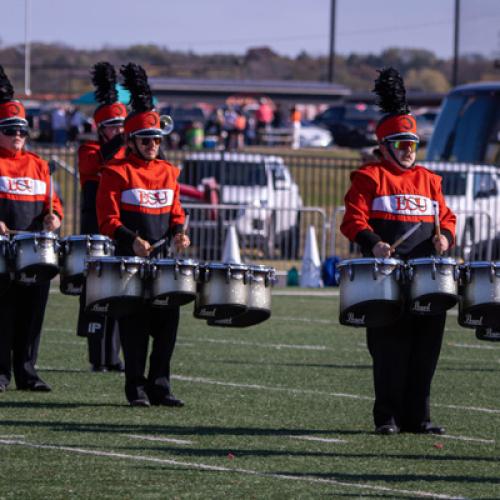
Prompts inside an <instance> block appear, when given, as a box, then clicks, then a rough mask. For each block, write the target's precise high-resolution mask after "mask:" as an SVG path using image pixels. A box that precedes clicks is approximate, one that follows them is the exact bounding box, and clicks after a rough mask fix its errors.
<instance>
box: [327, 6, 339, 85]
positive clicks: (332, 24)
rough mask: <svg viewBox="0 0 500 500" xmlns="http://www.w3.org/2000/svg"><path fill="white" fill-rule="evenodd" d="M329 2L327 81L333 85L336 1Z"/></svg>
mask: <svg viewBox="0 0 500 500" xmlns="http://www.w3.org/2000/svg"><path fill="white" fill-rule="evenodd" d="M330 1H331V9H330V60H329V63H328V81H329V82H330V83H333V80H334V77H335V11H336V9H337V5H336V4H337V2H336V0H330Z"/></svg>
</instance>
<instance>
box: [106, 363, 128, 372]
mask: <svg viewBox="0 0 500 500" xmlns="http://www.w3.org/2000/svg"><path fill="white" fill-rule="evenodd" d="M105 369H107V370H108V372H120V373H123V372H124V371H125V366H124V365H123V363H116V365H107V366H106V367H105Z"/></svg>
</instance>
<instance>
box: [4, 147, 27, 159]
mask: <svg viewBox="0 0 500 500" xmlns="http://www.w3.org/2000/svg"><path fill="white" fill-rule="evenodd" d="M23 155H24V149H21V150H20V151H12V150H10V149H5V148H0V156H1V157H2V158H9V159H12V160H16V159H17V158H20V157H21V156H23Z"/></svg>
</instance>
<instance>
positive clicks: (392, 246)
mask: <svg viewBox="0 0 500 500" xmlns="http://www.w3.org/2000/svg"><path fill="white" fill-rule="evenodd" d="M421 225H422V221H420V222H419V223H418V224H415V225H414V226H413V227H412V228H411V229H409V230H408V231H406V233H404V234H403V235H401V236H400V237H399V238H398V239H397V240H396V241H395V242H394V243H393V244H392V245H391V248H390V251H391V253H392V252H394V250H395V249H396V248H397V247H398V246H399V245H401V243H403V241H405V240H407V239H408V238H409V237H410V236H411V235H412V234H413V233H414V232H415V231H416V230H417V229H418V228H419V227H420V226H421Z"/></svg>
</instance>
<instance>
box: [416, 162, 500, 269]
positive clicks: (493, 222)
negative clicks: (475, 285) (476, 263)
mask: <svg viewBox="0 0 500 500" xmlns="http://www.w3.org/2000/svg"><path fill="white" fill-rule="evenodd" d="M424 166H426V167H427V168H429V169H431V170H433V171H435V172H436V173H437V174H439V175H440V176H441V177H442V178H443V181H442V188H443V193H444V195H445V199H446V203H447V204H448V206H449V207H450V208H451V210H453V211H454V212H455V214H456V215H457V230H456V252H457V253H458V254H461V255H462V256H463V257H464V258H465V259H466V260H469V259H471V260H474V259H488V260H489V259H498V258H500V171H499V170H498V168H497V167H493V166H488V165H470V164H469V165H468V164H460V163H459V164H457V163H433V162H424ZM490 242H491V244H490Z"/></svg>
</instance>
